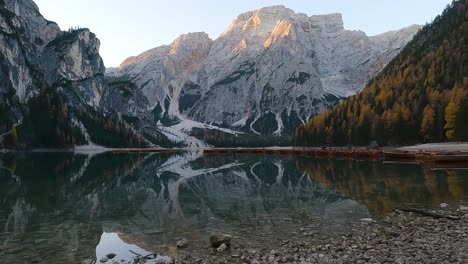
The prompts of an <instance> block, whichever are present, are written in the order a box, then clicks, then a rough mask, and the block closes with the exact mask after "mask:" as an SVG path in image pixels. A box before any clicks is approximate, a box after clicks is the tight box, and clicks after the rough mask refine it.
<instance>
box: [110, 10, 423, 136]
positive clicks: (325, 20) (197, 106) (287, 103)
mask: <svg viewBox="0 0 468 264" xmlns="http://www.w3.org/2000/svg"><path fill="white" fill-rule="evenodd" d="M418 29H419V26H410V27H408V28H405V29H402V30H398V31H394V32H388V33H385V34H382V35H378V36H373V37H368V36H366V34H365V33H363V32H361V31H349V30H345V29H344V26H343V20H342V17H341V15H340V14H330V15H321V16H307V15H305V14H297V13H295V12H293V11H292V10H290V9H288V8H285V7H283V6H273V7H267V8H263V9H260V10H255V11H252V12H248V13H245V14H241V15H240V16H238V17H237V18H236V19H235V20H234V21H233V22H232V23H231V25H229V27H228V28H227V29H226V30H225V31H224V32H223V33H222V34H221V35H220V36H219V37H218V38H217V39H215V40H214V41H213V40H211V39H210V38H209V37H208V35H207V34H205V33H191V34H187V35H183V36H181V37H179V38H178V39H176V40H175V41H174V42H173V43H172V44H170V45H168V46H161V47H158V48H155V49H152V50H149V51H147V52H145V53H143V54H141V55H138V56H136V57H131V58H128V59H127V60H125V61H124V62H123V63H122V64H121V65H120V67H119V68H114V69H108V71H107V74H108V75H109V76H120V77H122V76H124V77H126V78H132V79H133V80H134V81H135V82H136V84H137V85H138V87H139V89H140V90H141V91H142V92H143V94H144V95H145V96H146V97H147V98H148V100H149V102H150V107H151V108H155V107H156V108H160V109H161V110H160V111H158V112H160V113H161V115H163V114H164V113H167V114H168V115H169V116H172V117H176V118H178V119H192V120H195V121H198V122H202V123H208V124H214V125H218V126H225V127H230V128H235V129H243V130H245V131H249V132H254V133H257V134H285V133H286V134H288V133H289V132H291V131H292V129H293V128H294V127H295V126H296V125H298V124H300V123H302V122H304V121H305V120H307V119H309V118H310V117H311V116H313V115H315V114H316V113H318V112H320V111H321V110H323V109H324V108H326V107H330V106H333V105H335V104H336V103H337V102H338V101H339V100H341V99H342V98H345V97H348V96H350V95H353V94H355V93H357V92H358V91H360V89H362V88H363V87H364V85H365V84H366V83H367V81H368V80H369V79H370V78H371V77H372V76H374V75H375V74H376V73H377V72H379V71H380V70H381V69H382V68H383V67H384V66H385V65H386V64H387V63H388V62H389V61H390V60H391V59H392V58H393V57H395V56H396V55H397V54H398V52H399V51H400V49H401V48H402V47H403V46H404V45H405V44H406V43H407V42H408V41H410V40H411V38H412V36H413V35H414V34H415V33H416V32H417V30H418Z"/></svg>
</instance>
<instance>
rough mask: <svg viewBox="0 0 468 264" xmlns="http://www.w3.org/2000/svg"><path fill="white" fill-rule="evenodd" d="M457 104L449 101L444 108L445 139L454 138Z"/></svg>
mask: <svg viewBox="0 0 468 264" xmlns="http://www.w3.org/2000/svg"><path fill="white" fill-rule="evenodd" d="M458 109H459V106H458V105H456V104H455V103H454V102H450V103H449V104H448V105H447V107H446V108H445V126H444V129H445V136H446V137H447V139H450V140H452V139H455V128H456V127H455V125H456V121H457V113H458Z"/></svg>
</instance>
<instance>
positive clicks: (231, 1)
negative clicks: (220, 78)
mask: <svg viewBox="0 0 468 264" xmlns="http://www.w3.org/2000/svg"><path fill="white" fill-rule="evenodd" d="M35 2H36V4H37V5H38V6H39V9H40V11H41V13H42V15H43V16H44V17H45V18H46V19H48V20H52V21H55V22H57V23H58V24H59V26H60V27H61V28H62V30H66V29H68V28H70V27H74V26H81V27H87V28H90V29H91V31H92V32H94V33H96V35H97V37H98V38H99V39H100V40H101V50H100V53H101V56H102V57H103V58H104V63H105V65H106V67H115V66H118V65H120V63H121V62H122V61H123V60H124V59H125V58H127V57H129V56H134V55H138V54H140V53H142V52H144V51H146V50H148V49H151V48H154V47H157V46H160V45H163V44H169V43H171V42H172V41H173V40H174V39H175V38H177V37H178V36H179V35H181V34H185V33H188V32H200V31H204V32H207V33H208V34H209V35H210V37H211V38H213V39H214V38H216V37H217V36H218V35H219V34H220V33H221V32H223V31H224V29H226V28H227V26H228V25H229V24H230V23H231V21H232V20H233V19H234V18H235V17H237V16H238V15H239V14H241V13H244V12H247V11H251V10H254V9H258V8H261V7H265V6H271V5H284V6H286V7H288V8H291V9H293V10H294V11H296V12H297V13H305V14H307V15H321V14H328V13H342V14H343V20H344V26H345V28H346V29H350V30H362V31H364V32H366V33H367V34H368V35H376V34H379V33H383V32H386V31H390V30H396V29H399V28H402V27H406V26H409V25H411V24H425V23H426V22H430V21H431V20H432V19H434V18H435V17H436V16H437V15H438V14H440V13H442V11H443V9H444V8H445V6H446V5H447V4H449V3H451V2H452V1H451V0H190V1H188V0H35Z"/></svg>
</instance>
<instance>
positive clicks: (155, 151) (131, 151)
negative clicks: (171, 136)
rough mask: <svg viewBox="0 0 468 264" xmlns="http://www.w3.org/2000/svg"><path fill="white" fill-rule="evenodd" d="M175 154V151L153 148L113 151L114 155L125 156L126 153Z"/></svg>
mask: <svg viewBox="0 0 468 264" xmlns="http://www.w3.org/2000/svg"><path fill="white" fill-rule="evenodd" d="M174 152H177V150H175V149H153V148H147V149H145V148H141V149H114V150H112V153H114V154H126V153H174Z"/></svg>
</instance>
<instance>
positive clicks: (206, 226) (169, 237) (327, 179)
mask: <svg viewBox="0 0 468 264" xmlns="http://www.w3.org/2000/svg"><path fill="white" fill-rule="evenodd" d="M467 202H468V171H467V170H457V169H434V168H429V167H425V166H421V165H419V164H405V163H384V162H383V161H380V160H378V161H366V160H350V159H342V160H340V159H321V158H313V157H292V156H279V155H267V156H265V155H231V154H230V155H219V154H203V151H201V150H200V151H181V152H176V153H154V154H148V153H141V154H140V153H133V154H112V153H104V154H99V155H75V154H73V153H5V154H0V262H1V263H52V264H54V263H96V262H97V263H99V261H100V260H101V259H102V258H103V257H104V256H106V255H108V254H109V253H114V254H116V256H115V258H114V259H113V260H110V261H109V262H108V263H114V262H113V261H117V262H118V263H134V262H133V261H134V259H135V257H137V256H139V255H141V256H144V255H148V254H158V255H157V257H156V258H155V259H153V260H151V261H148V262H147V263H158V262H165V261H166V262H170V259H173V258H176V257H177V254H178V253H177V251H178V249H177V246H176V244H177V242H179V241H181V240H182V239H186V240H187V241H188V247H187V248H186V249H185V250H188V251H196V250H205V249H206V248H207V247H209V238H210V235H211V234H217V233H221V234H229V235H231V236H232V237H233V242H235V243H237V244H239V245H242V247H255V246H258V245H265V244H269V243H270V242H271V241H277V240H280V239H294V237H295V236H297V234H298V232H300V230H301V228H302V227H304V226H307V227H308V228H312V230H313V232H316V233H333V232H349V231H351V230H354V229H359V228H362V226H363V224H362V219H377V220H378V219H380V218H382V217H384V216H385V215H386V214H388V213H389V212H392V211H394V210H395V209H396V208H399V207H401V206H411V207H414V208H422V209H433V208H439V207H440V206H441V204H442V205H443V206H448V207H453V208H458V207H459V206H466V205H467ZM298 230H299V231H298Z"/></svg>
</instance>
